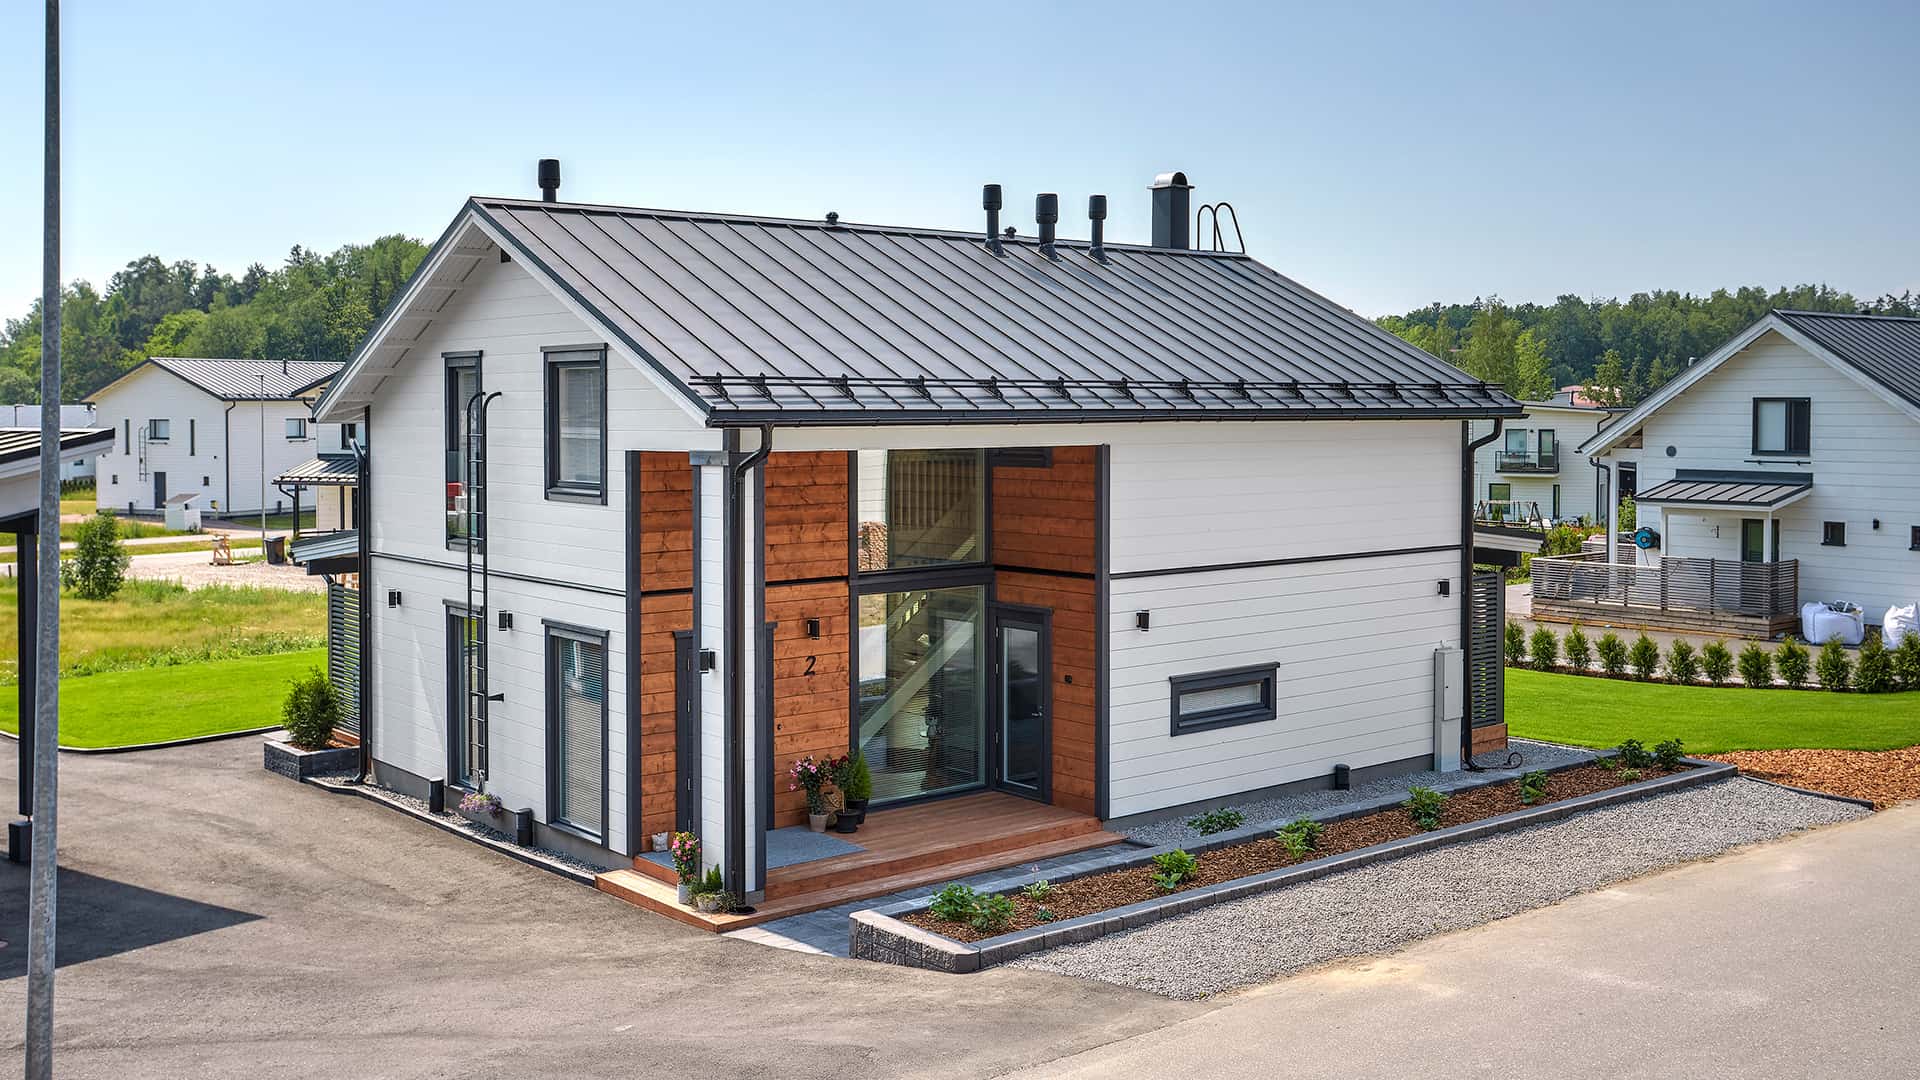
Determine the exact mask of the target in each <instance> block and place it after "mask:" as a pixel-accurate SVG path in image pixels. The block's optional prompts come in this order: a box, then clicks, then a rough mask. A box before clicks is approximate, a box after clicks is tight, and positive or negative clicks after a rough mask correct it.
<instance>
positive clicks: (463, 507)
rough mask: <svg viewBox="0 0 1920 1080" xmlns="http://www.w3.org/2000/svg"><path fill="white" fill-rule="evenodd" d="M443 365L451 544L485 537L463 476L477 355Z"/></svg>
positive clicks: (468, 480)
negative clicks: (445, 372) (445, 371)
mask: <svg viewBox="0 0 1920 1080" xmlns="http://www.w3.org/2000/svg"><path fill="white" fill-rule="evenodd" d="M446 362H447V374H446V401H445V407H446V423H445V428H446V446H445V455H446V463H447V467H446V476H447V542H448V543H450V544H451V543H457V542H464V541H465V540H466V539H467V538H468V537H469V536H471V537H474V538H476V539H477V538H479V537H481V536H484V535H485V529H484V528H482V526H481V522H480V507H478V506H476V505H472V501H471V494H472V492H471V486H472V485H471V477H469V476H468V475H467V473H468V471H469V469H470V467H471V466H470V464H469V462H468V454H469V451H470V449H471V448H470V447H469V446H468V445H467V442H468V440H467V434H468V430H469V423H470V422H471V420H472V417H473V412H474V410H475V409H476V408H478V405H477V404H476V399H478V398H479V396H480V354H479V353H461V354H456V355H451V356H448V357H446Z"/></svg>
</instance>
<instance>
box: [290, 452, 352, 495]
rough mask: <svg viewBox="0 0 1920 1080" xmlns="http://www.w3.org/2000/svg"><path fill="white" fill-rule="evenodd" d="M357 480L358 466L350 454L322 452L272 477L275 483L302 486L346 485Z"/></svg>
mask: <svg viewBox="0 0 1920 1080" xmlns="http://www.w3.org/2000/svg"><path fill="white" fill-rule="evenodd" d="M359 480H360V466H359V463H358V462H356V461H355V460H354V458H353V455H352V454H322V455H320V456H319V457H317V458H313V459H312V460H310V461H303V462H301V463H300V464H298V465H295V466H294V467H293V468H291V469H288V470H287V471H286V472H283V473H281V474H280V475H279V476H276V477H274V478H273V482H274V483H276V484H294V485H298V486H304V487H348V486H351V485H353V484H355V483H358V482H359Z"/></svg>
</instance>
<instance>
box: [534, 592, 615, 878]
mask: <svg viewBox="0 0 1920 1080" xmlns="http://www.w3.org/2000/svg"><path fill="white" fill-rule="evenodd" d="M540 625H541V628H542V635H543V640H542V642H541V648H542V652H543V654H544V656H545V659H544V664H545V667H546V672H545V675H544V682H545V683H546V699H547V700H546V714H547V717H546V727H547V732H546V758H547V770H546V771H547V827H548V828H551V829H558V830H560V831H561V832H565V833H570V834H572V835H574V836H578V837H580V838H582V839H585V840H591V841H593V842H594V843H596V844H601V845H603V846H605V845H607V843H608V840H609V833H610V832H611V829H612V820H611V819H612V806H611V803H610V796H609V792H610V791H611V789H612V787H613V784H612V775H611V764H610V763H611V759H612V757H613V753H612V751H613V748H612V747H611V746H609V745H608V740H609V739H610V738H611V737H612V717H613V686H612V685H611V684H612V678H613V649H612V648H611V645H610V641H609V639H610V638H611V633H610V632H609V631H606V630H601V629H598V628H596V627H591V626H577V625H575V624H573V623H564V622H556V621H554V620H552V619H542V620H541V621H540ZM561 640H572V641H578V642H584V643H586V644H590V645H597V646H599V648H600V830H599V831H598V832H595V831H593V830H591V829H588V828H585V827H584V826H581V825H579V824H576V823H574V822H571V821H566V820H564V819H562V818H561V816H560V810H561V798H560V791H561V785H562V784H563V783H564V782H565V777H563V776H562V775H561V765H562V762H561V755H560V695H561V687H560V663H559V659H560V654H559V650H558V648H557V643H558V642H560V641H561Z"/></svg>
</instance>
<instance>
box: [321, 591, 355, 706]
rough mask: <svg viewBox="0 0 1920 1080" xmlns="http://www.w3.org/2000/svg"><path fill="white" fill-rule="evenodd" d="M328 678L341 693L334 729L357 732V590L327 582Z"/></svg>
mask: <svg viewBox="0 0 1920 1080" xmlns="http://www.w3.org/2000/svg"><path fill="white" fill-rule="evenodd" d="M327 679H328V681H329V682H331V683H333V688H334V690H335V691H336V692H337V693H338V694H339V695H340V722H339V723H338V724H336V725H335V726H334V730H335V731H338V732H341V733H342V734H346V735H352V736H354V737H355V738H358V737H359V735H360V590H358V589H349V588H347V587H346V586H345V585H342V584H340V583H339V582H332V583H330V584H328V585H327Z"/></svg>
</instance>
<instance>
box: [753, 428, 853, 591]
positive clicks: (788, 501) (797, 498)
mask: <svg viewBox="0 0 1920 1080" xmlns="http://www.w3.org/2000/svg"><path fill="white" fill-rule="evenodd" d="M847 458H848V455H847V454H846V453H844V452H832V451H821V452H818V453H781V452H780V451H777V450H776V451H775V452H774V453H772V454H771V455H769V456H768V457H767V464H766V509H765V517H766V544H767V581H768V582H769V583H778V582H782V581H811V580H813V579H815V578H841V579H844V578H845V577H846V576H847V528H848V524H849V523H848V521H847V517H848V510H847V464H848V460H847ZM841 595H842V596H845V591H844V590H843V591H842V593H841ZM769 617H771V616H769Z"/></svg>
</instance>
